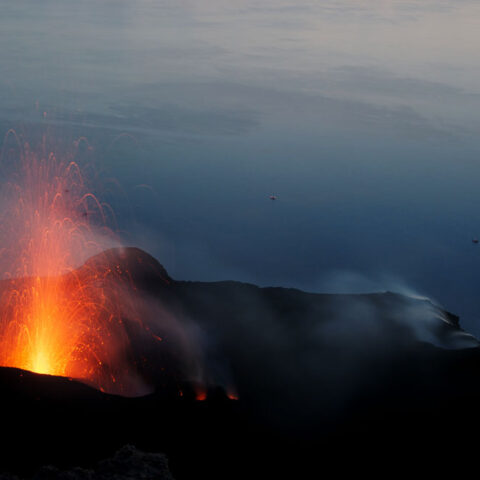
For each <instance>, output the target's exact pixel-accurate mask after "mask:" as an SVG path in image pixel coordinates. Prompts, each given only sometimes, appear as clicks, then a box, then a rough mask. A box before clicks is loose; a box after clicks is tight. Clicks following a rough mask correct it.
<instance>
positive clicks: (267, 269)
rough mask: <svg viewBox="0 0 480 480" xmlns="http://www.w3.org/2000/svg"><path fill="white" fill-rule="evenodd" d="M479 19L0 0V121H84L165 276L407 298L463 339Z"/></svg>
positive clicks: (69, 136) (119, 205)
mask: <svg viewBox="0 0 480 480" xmlns="http://www.w3.org/2000/svg"><path fill="white" fill-rule="evenodd" d="M479 26H480V3H479V2H478V1H471V0H436V1H433V0H418V1H413V0H334V1H330V0H325V1H322V0H317V1H306V0H295V1H294V0H263V1H261V2H258V1H253V0H221V1H220V0H195V1H194V0H135V1H132V0H128V1H127V0H42V1H38V0H22V1H19V0H1V1H0V66H1V69H0V133H1V134H2V135H3V134H4V133H6V132H7V131H8V130H9V129H10V128H14V129H15V130H16V131H17V132H20V133H21V135H22V138H29V137H31V138H32V139H33V138H36V136H37V135H38V133H39V132H45V131H48V134H49V135H51V136H55V137H57V138H58V139H62V141H63V142H64V143H66V144H68V143H69V142H70V143H72V144H73V142H74V141H75V139H78V138H79V137H82V136H83V137H86V139H87V140H88V144H89V145H90V146H91V147H92V150H93V151H94V155H95V162H96V163H97V168H98V170H99V171H101V172H102V175H103V176H104V177H105V178H108V179H115V182H116V185H117V186H118V188H117V190H118V191H121V192H122V193H121V194H119V193H117V194H115V195H113V194H111V192H110V191H109V192H108V194H106V196H108V197H109V201H110V202H111V204H112V207H113V208H114V209H115V211H116V214H117V218H118V222H119V227H118V228H119V230H121V231H122V232H123V233H122V235H124V236H125V243H128V244H132V245H136V246H139V247H142V248H144V249H146V250H147V251H149V252H150V253H151V254H153V255H154V256H156V257H157V258H158V259H159V260H160V262H161V263H162V264H164V266H165V267H166V268H167V270H168V271H169V273H170V275H171V276H172V277H174V278H177V279H188V280H205V281H214V280H224V279H235V280H240V281H245V282H252V283H256V284H259V285H265V286H266V285H277V286H287V287H295V288H301V289H305V290H308V291H311V292H342V293H343V292H370V291H384V290H393V291H399V292H404V293H409V294H411V295H420V296H427V297H429V298H432V299H433V300H434V301H435V302H437V303H438V304H441V305H442V306H444V307H445V308H447V309H448V310H450V311H452V312H454V313H456V314H458V315H460V316H461V322H462V325H463V326H464V327H465V328H466V329H468V330H469V331H471V332H473V333H474V334H477V335H480V295H479V293H480V244H475V243H473V242H472V239H473V238H476V237H480V136H479V133H480V62H478V46H479V45H480V28H479ZM105 189H106V190H108V189H107V187H105ZM271 195H275V196H276V200H271V199H270V198H269V197H270V196H271Z"/></svg>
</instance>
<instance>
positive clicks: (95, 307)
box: [0, 131, 161, 395]
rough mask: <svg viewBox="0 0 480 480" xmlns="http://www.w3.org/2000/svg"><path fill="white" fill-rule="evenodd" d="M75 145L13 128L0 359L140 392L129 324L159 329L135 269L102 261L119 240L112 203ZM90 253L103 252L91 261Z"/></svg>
mask: <svg viewBox="0 0 480 480" xmlns="http://www.w3.org/2000/svg"><path fill="white" fill-rule="evenodd" d="M82 142H84V140H82V141H81V142H80V146H81V144H82ZM75 146H76V148H75V149H74V151H73V152H72V153H68V154H61V155H56V154H55V153H53V151H52V150H50V149H49V148H48V147H47V141H46V140H45V138H43V141H42V142H41V145H40V146H39V148H38V149H31V148H30V146H29V145H28V144H26V143H22V142H21V141H20V139H19V138H18V136H17V135H16V133H15V132H14V131H9V132H8V133H7V136H6V139H5V142H4V147H3V151H2V158H1V167H2V170H3V175H2V178H3V179H5V180H4V183H3V185H2V190H1V194H2V199H1V202H2V203H1V206H2V213H1V219H0V229H1V232H0V240H1V243H0V262H1V267H2V272H3V279H2V281H1V282H0V366H7V367H17V368H21V369H25V370H30V371H33V372H36V373H42V374H50V375H58V376H67V377H72V378H75V379H80V380H83V381H85V382H87V383H90V384H92V385H94V386H96V387H97V388H99V389H100V390H102V391H107V392H110V393H119V394H126V395H129V394H138V392H139V391H143V390H144V389H145V385H143V386H140V384H141V383H142V380H140V377H139V375H138V372H137V365H138V358H136V357H134V355H133V352H132V345H131V339H130V337H129V334H128V332H127V330H130V331H131V330H132V328H134V329H135V328H136V329H137V330H141V331H142V332H143V333H144V334H146V335H150V337H151V338H152V341H156V342H160V341H161V338H160V337H159V336H158V335H154V333H153V332H152V331H151V330H150V327H149V326H148V325H147V326H145V325H144V324H143V323H142V320H143V319H142V318H140V313H139V312H140V311H141V306H139V305H138V303H139V302H138V299H136V298H135V295H134V292H135V285H134V283H133V280H132V278H131V275H130V272H129V271H128V269H126V268H124V267H122V265H112V263H111V262H102V261H99V259H100V260H101V258H102V255H103V256H105V255H108V253H106V252H105V249H106V248H108V247H111V246H112V245H115V244H118V240H116V238H115V235H114V234H113V232H112V230H111V229H110V228H109V227H108V224H109V222H110V221H111V217H112V211H111V209H110V207H108V205H106V204H104V203H101V202H100V201H99V200H98V199H97V198H96V196H95V195H94V194H92V193H91V192H90V190H89V187H88V184H87V181H86V179H85V176H84V174H83V173H82V167H81V166H80V164H79V162H78V161H77V158H76V157H77V154H78V150H79V144H78V142H76V145H75ZM101 252H105V253H101ZM92 255H97V257H95V258H96V260H95V261H88V262H86V263H85V264H84V262H85V261H86V259H88V258H90V257H91V256H92ZM82 264H84V265H83V266H82V267H81V268H79V267H80V266H81V265H82ZM126 318H128V322H129V325H128V326H127V325H126V324H125V319H126Z"/></svg>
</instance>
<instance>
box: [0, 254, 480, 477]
mask: <svg viewBox="0 0 480 480" xmlns="http://www.w3.org/2000/svg"><path fill="white" fill-rule="evenodd" d="M92 265H95V266H94V268H95V269H96V270H98V269H99V266H101V268H103V269H112V270H113V269H116V268H119V269H120V270H121V271H128V272H129V273H130V274H131V275H132V278H133V279H134V282H133V283H134V285H135V295H137V296H138V302H139V304H141V305H142V308H144V309H145V310H142V312H143V311H145V312H147V313H148V312H150V313H152V312H153V313H152V314H151V315H147V316H148V317H149V319H148V322H146V323H147V326H149V328H150V329H151V330H152V331H154V332H155V335H156V336H158V337H162V341H161V342H154V343H149V342H148V341H144V338H145V337H144V336H142V335H140V334H138V332H137V331H136V330H135V329H133V328H131V329H129V330H128V332H129V335H131V339H132V343H133V345H134V353H135V355H136V358H143V359H144V361H143V362H137V364H136V367H137V370H138V374H139V375H141V376H142V375H143V376H144V378H146V379H147V380H148V383H149V384H150V385H151V386H152V392H151V393H150V394H149V395H145V396H140V397H137V398H125V397H122V396H118V395H108V394H104V393H102V392H100V391H98V390H97V389H95V388H92V387H91V386H88V385H84V384H82V383H80V382H77V381H75V380H71V379H66V378H59V377H51V376H44V375H36V374H32V373H29V372H24V371H21V370H17V369H7V368H2V369H0V391H1V399H0V401H1V408H2V412H6V414H5V415H4V418H3V423H2V432H3V433H2V436H1V437H0V438H1V439H2V441H1V444H0V447H1V448H2V452H3V455H2V459H1V467H2V468H3V469H4V470H10V471H13V472H15V473H18V474H21V475H24V476H25V475H32V474H33V473H34V472H35V471H37V470H38V467H40V466H41V465H46V464H53V465H56V467H57V468H58V469H60V470H61V471H67V472H71V468H72V466H74V465H80V466H81V467H82V468H84V471H85V472H87V471H88V472H96V473H95V475H97V474H99V473H98V472H99V471H103V470H101V468H100V470H98V469H97V470H93V467H92V465H93V464H95V463H96V462H98V461H99V460H101V459H102V458H106V457H108V456H110V455H111V454H112V452H114V451H115V450H118V449H119V448H120V447H122V445H125V444H129V443H130V444H134V445H136V446H138V448H140V449H142V450H145V451H154V452H165V454H166V455H167V457H168V459H169V464H170V467H171V470H172V473H173V475H174V477H175V478H177V479H183V478H184V479H189V478H192V477H197V478H198V477H200V478H225V477H228V478H274V477H277V476H285V475H286V474H290V475H291V476H292V478H299V477H300V476H302V475H307V473H308V475H309V476H312V475H313V476H320V475H325V474H326V473H327V472H328V471H329V470H330V469H332V468H333V469H335V472H336V476H339V475H341V474H342V473H346V471H347V470H349V469H350V468H351V467H352V466H355V468H356V470H357V472H361V473H368V474H369V475H370V476H377V477H382V478H385V476H387V477H388V476H389V473H388V472H389V471H390V470H388V469H392V468H394V469H395V471H397V473H398V471H399V470H401V469H402V468H403V467H404V468H405V469H406V470H410V469H413V468H414V469H415V471H416V472H417V473H419V472H422V471H424V472H428V474H429V475H433V474H436V473H442V472H444V470H445V468H446V466H447V464H449V465H450V466H454V467H455V468H456V469H457V472H459V471H461V470H462V468H463V465H464V463H462V462H459V461H458V460H459V459H460V458H464V457H468V456H469V455H476V442H474V443H471V442H470V436H469V435H468V433H469V432H474V431H478V429H479V428H480V420H479V419H478V418H479V416H478V413H477V412H478V405H480V382H479V381H478V379H479V375H480V348H479V343H478V341H477V340H476V339H475V338H474V337H473V336H472V335H469V334H468V333H466V332H464V331H463V330H462V329H461V327H460V323H459V319H458V318H457V317H456V316H455V315H452V314H450V313H448V312H446V311H445V310H443V309H442V308H440V307H438V306H436V305H434V304H433V303H432V302H430V301H429V300H427V299H417V298H411V297H406V296H403V295H398V294H394V293H390V292H385V293H377V294H370V295H322V294H312V293H306V292H302V291H299V290H295V289H284V288H259V287H257V286H255V285H249V284H244V283H238V282H214V283H204V282H184V281H177V280H174V279H172V278H171V277H170V276H169V275H168V273H167V272H166V271H165V269H164V268H163V267H161V265H160V264H159V263H158V262H157V261H156V260H154V259H153V258H152V257H150V256H148V255H147V254H145V253H143V252H141V251H140V250H138V249H121V250H111V251H108V252H107V254H106V255H104V254H102V255H101V256H99V257H97V258H95V257H94V258H93V259H91V260H89V261H87V262H86V264H85V265H84V266H83V267H81V268H80V269H79V271H81V270H82V269H89V268H92ZM124 321H125V323H126V324H128V321H129V319H128V315H127V314H126V315H125V318H124ZM185 356H188V358H187V359H185ZM179 362H180V363H182V365H183V366H182V368H169V366H170V365H176V364H178V363H179ZM193 364H195V365H196V367H197V368H196V369H195V368H193V367H192V365H193ZM162 369H163V370H162ZM189 375H190V376H189ZM199 385H200V386H202V385H203V388H204V391H203V392H202V393H201V395H199ZM237 398H238V400H237ZM199 399H201V400H202V401H200V400H199ZM85 439H87V440H85ZM445 451H448V455H444V452H445ZM125 452H127V453H128V451H124V453H125ZM121 455H123V454H121ZM440 457H441V459H440ZM25 458H28V462H25ZM120 458H122V457H121V456H120ZM133 458H134V459H137V458H138V456H137V454H135V455H133ZM142 458H143V460H145V458H147V457H142ZM148 458H149V457H148ZM148 458H147V460H145V461H147V463H148V462H149V461H150V460H148ZM159 458H160V457H159ZM162 458H163V457H162ZM143 460H142V461H143ZM112 462H113V463H112ZM135 462H136V460H135ZM121 464H122V463H121V461H120V460H119V459H118V458H117V460H112V461H111V462H110V463H108V465H110V466H112V465H113V467H112V468H117V467H115V465H116V466H119V465H121ZM102 465H104V464H102ZM148 465H150V464H149V463H148ZM252 465H255V467H256V468H255V470H254V473H252ZM389 465H390V466H389ZM391 465H393V466H394V467H392V466H391ZM102 468H103V467H102ZM148 468H150V467H148ZM147 470H148V469H147ZM127 471H128V469H127ZM148 471H150V470H148ZM386 472H387V473H386ZM77 473H78V472H77ZM69 474H70V473H69ZM92 475H93V474H92ZM93 478H97V477H93ZM102 478H103V477H102ZM167 478H168V477H167Z"/></svg>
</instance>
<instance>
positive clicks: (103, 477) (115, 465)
mask: <svg viewBox="0 0 480 480" xmlns="http://www.w3.org/2000/svg"><path fill="white" fill-rule="evenodd" d="M0 479H1V480H18V477H16V476H13V475H8V474H4V475H0ZM33 480H173V477H172V475H171V473H170V471H169V469H168V462H167V458H166V456H165V455H163V454H162V453H145V452H141V451H140V450H137V449H136V448H135V447H133V446H132V445H126V446H124V447H123V448H121V449H120V450H118V452H116V453H115V455H114V456H113V457H111V458H108V459H106V460H102V461H100V462H99V463H98V464H97V465H96V467H94V468H92V469H86V468H80V467H75V468H71V469H68V470H61V469H59V468H56V467H54V466H45V467H42V468H41V469H40V470H39V471H38V472H37V473H36V474H35V475H34V476H33Z"/></svg>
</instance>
